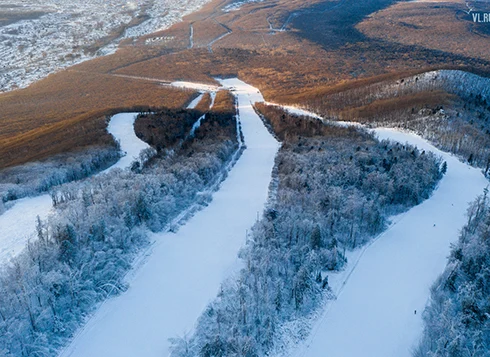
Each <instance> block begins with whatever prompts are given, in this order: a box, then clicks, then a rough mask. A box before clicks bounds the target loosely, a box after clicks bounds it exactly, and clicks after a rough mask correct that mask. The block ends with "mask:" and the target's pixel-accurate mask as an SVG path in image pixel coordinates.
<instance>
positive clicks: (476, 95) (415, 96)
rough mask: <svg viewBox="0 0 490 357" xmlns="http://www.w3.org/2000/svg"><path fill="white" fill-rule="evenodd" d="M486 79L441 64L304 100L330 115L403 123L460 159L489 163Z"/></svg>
mask: <svg viewBox="0 0 490 357" xmlns="http://www.w3.org/2000/svg"><path fill="white" fill-rule="evenodd" d="M489 88H490V86H489V79H488V78H484V77H480V76H478V75H476V74H472V73H468V72H463V71H453V70H440V71H432V72H427V73H422V74H419V75H414V76H410V77H405V78H401V79H398V80H390V81H381V82H378V83H373V84H369V85H366V86H362V87H354V88H349V89H347V90H341V91H338V92H334V93H330V94H328V95H321V94H318V95H316V96H312V97H311V98H310V99H308V100H306V107H307V108H308V109H310V110H312V111H314V112H316V113H319V114H320V115H322V116H323V117H325V118H329V119H332V120H344V121H356V122H361V123H364V124H366V125H369V126H389V127H398V128H403V129H408V130H411V131H414V132H416V133H417V134H419V135H421V136H422V137H424V138H426V139H428V140H429V141H431V142H432V143H433V144H434V145H436V146H437V147H439V148H440V149H441V150H443V151H449V152H452V153H454V154H456V155H457V156H459V157H460V158H461V159H462V160H463V161H466V162H468V163H470V164H472V165H475V166H478V167H481V168H483V169H484V171H485V174H488V171H489V169H490V135H489V134H490V91H489Z"/></svg>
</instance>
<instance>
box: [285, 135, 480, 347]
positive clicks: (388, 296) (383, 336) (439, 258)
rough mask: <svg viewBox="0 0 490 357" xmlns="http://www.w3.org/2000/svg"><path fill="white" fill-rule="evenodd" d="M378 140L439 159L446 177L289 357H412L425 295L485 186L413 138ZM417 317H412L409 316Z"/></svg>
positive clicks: (366, 260) (372, 254) (382, 242)
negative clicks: (409, 146) (444, 165)
mask: <svg viewBox="0 0 490 357" xmlns="http://www.w3.org/2000/svg"><path fill="white" fill-rule="evenodd" d="M374 132H375V133H376V134H377V135H378V137H379V138H380V139H390V140H395V141H398V142H401V143H406V142H408V143H409V144H412V145H415V146H417V147H418V148H419V149H420V150H425V151H432V152H434V153H436V154H438V155H441V156H442V157H443V158H444V160H446V162H447V164H448V170H447V173H446V175H445V176H444V178H443V179H442V180H441V182H440V183H439V186H438V187H437V189H436V190H435V192H434V193H433V195H432V197H430V198H429V199H428V200H426V201H424V202H423V203H422V204H420V205H418V206H416V207H414V208H412V209H410V210H409V211H408V212H406V213H405V214H404V215H403V218H402V219H401V220H399V221H398V222H397V223H396V224H394V225H392V226H391V227H390V228H389V229H388V230H387V231H385V232H384V233H383V234H382V235H381V236H380V237H379V238H378V239H376V240H374V241H373V242H372V243H371V244H370V245H369V246H368V247H366V248H365V250H364V251H363V252H362V254H361V255H360V257H359V258H358V261H357V262H356V263H355V265H354V266H353V267H352V268H350V269H351V271H350V273H349V274H347V276H346V278H345V280H344V282H343V283H342V284H340V288H339V290H338V291H337V293H338V294H337V299H336V300H334V301H329V302H327V306H326V307H325V309H324V312H323V314H322V317H321V318H320V319H319V320H318V321H317V322H316V324H315V326H314V327H313V330H312V333H311V335H310V337H309V338H308V339H307V341H306V342H304V343H301V344H300V345H299V346H298V347H297V348H296V349H295V350H294V351H293V353H292V355H293V356H312V357H313V356H332V357H335V356H342V357H357V356H377V357H392V356H397V357H409V356H411V350H412V348H413V347H414V346H415V345H416V343H417V341H418V339H419V338H420V336H421V335H422V331H423V324H422V318H421V317H422V316H421V315H422V312H423V310H424V307H425V305H426V303H427V299H428V296H429V289H430V286H431V284H432V283H433V282H434V281H435V280H436V278H437V277H438V276H439V274H440V273H441V272H442V271H443V270H444V268H445V266H446V258H447V256H448V254H449V249H450V243H451V242H455V241H456V240H457V239H458V235H459V230H460V229H461V228H462V226H463V225H464V223H465V221H466V209H467V205H468V203H469V202H471V201H472V200H473V199H474V198H475V197H476V196H477V195H479V194H481V193H482V192H483V189H484V188H485V187H486V186H487V185H488V181H487V180H486V179H485V177H484V176H483V174H482V173H481V171H480V170H479V169H476V168H473V167H470V166H468V165H466V164H464V163H462V162H460V161H459V160H458V159H457V158H456V157H454V156H453V155H451V154H448V153H445V152H442V151H440V150H438V149H437V148H435V147H434V146H432V145H431V144H429V143H428V142H427V141H425V140H423V139H422V138H420V137H418V136H417V135H415V134H411V133H406V132H400V131H397V130H395V129H376V130H374ZM415 311H417V314H415V313H414V312H415Z"/></svg>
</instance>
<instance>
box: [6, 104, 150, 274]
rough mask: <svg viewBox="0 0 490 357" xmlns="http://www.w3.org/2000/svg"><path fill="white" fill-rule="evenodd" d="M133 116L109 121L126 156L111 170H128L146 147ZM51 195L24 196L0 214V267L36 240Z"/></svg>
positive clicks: (47, 214) (50, 209) (118, 117)
mask: <svg viewBox="0 0 490 357" xmlns="http://www.w3.org/2000/svg"><path fill="white" fill-rule="evenodd" d="M136 115H137V114H136V113H122V114H116V115H114V116H113V117H112V118H111V121H110V123H109V126H108V128H107V131H108V132H109V133H110V134H112V135H113V136H114V138H115V139H116V140H118V141H119V143H120V145H121V150H122V151H123V152H125V153H126V155H125V156H123V157H122V158H121V159H120V160H119V161H118V162H116V163H115V164H114V165H113V166H111V167H109V168H108V169H106V170H105V171H104V172H107V171H108V170H111V169H113V168H116V167H117V168H121V169H124V168H127V167H129V166H130V165H131V163H132V162H133V161H134V159H135V158H138V155H139V153H140V152H141V150H143V149H146V148H148V147H149V146H148V144H146V143H145V142H143V141H141V140H140V139H139V138H138V137H137V136H136V134H135V133H134V128H133V123H134V120H135V118H136ZM52 208H53V206H52V200H51V196H50V195H42V196H38V197H26V198H23V199H20V200H16V201H14V206H13V207H11V208H10V209H8V210H7V211H6V212H5V213H3V214H2V215H0V264H2V263H4V262H6V261H8V260H9V259H10V258H12V257H13V256H15V255H17V254H19V253H20V252H21V251H22V250H23V249H24V248H25V246H26V244H27V242H28V241H29V240H30V239H37V233H36V222H37V218H36V217H37V216H39V217H40V218H41V220H44V219H46V218H47V217H48V216H49V214H50V213H51V211H52Z"/></svg>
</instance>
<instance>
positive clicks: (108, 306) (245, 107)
mask: <svg viewBox="0 0 490 357" xmlns="http://www.w3.org/2000/svg"><path fill="white" fill-rule="evenodd" d="M223 85H224V86H225V87H234V88H235V93H236V95H237V97H238V103H239V105H238V109H239V112H240V122H241V127H242V131H243V135H244V138H245V144H246V146H247V148H246V150H245V151H244V152H243V154H242V156H241V157H240V159H239V160H238V162H237V163H236V164H235V166H234V167H233V168H232V169H231V171H230V172H229V175H228V178H227V179H226V180H225V181H224V182H223V183H222V185H221V188H220V189H219V191H217V192H216V193H214V195H213V201H212V202H211V203H210V205H209V206H208V207H206V208H205V209H204V210H202V211H200V212H198V213H197V214H196V215H195V216H194V217H193V218H191V219H190V220H189V221H188V222H187V223H186V224H185V225H184V226H183V227H181V228H180V229H179V230H178V232H177V233H176V234H174V233H160V234H155V235H154V236H153V239H154V240H155V244H154V247H153V251H152V253H151V255H150V256H149V258H148V260H147V261H146V262H145V264H143V265H142V266H141V267H140V268H139V269H138V270H137V271H136V272H135V273H134V275H133V277H132V278H131V281H130V288H129V290H128V291H127V292H125V293H123V294H122V295H121V296H119V297H116V298H114V299H111V300H109V301H107V303H105V304H103V305H102V306H101V307H100V308H99V309H98V310H97V312H96V313H95V315H94V316H93V317H92V318H91V319H90V321H89V322H88V324H87V325H86V326H85V328H83V329H82V330H81V332H80V333H79V334H78V335H77V336H76V337H75V339H74V341H73V342H72V343H71V345H70V346H68V348H67V349H66V350H65V351H64V352H63V353H62V356H64V357H68V356H71V357H75V356H80V357H82V356H83V357H85V356H91V357H98V356H100V357H107V356H117V357H124V356H128V357H130V356H131V357H134V356H138V357H153V356H155V357H157V356H158V357H162V356H166V355H168V353H169V347H170V343H169V341H168V339H169V338H172V337H177V336H182V335H184V334H185V333H186V332H188V331H190V330H192V329H193V327H194V324H195V322H196V320H197V318H198V317H199V316H200V314H201V313H202V311H203V310H204V308H205V307H206V305H207V304H208V303H209V302H210V301H211V300H212V299H214V298H215V296H216V294H217V292H218V291H219V287H220V284H221V282H222V281H223V280H224V279H225V278H226V277H227V276H229V274H230V272H233V271H235V269H237V268H238V267H239V266H240V265H239V264H240V263H239V260H238V251H239V249H240V247H241V246H242V245H243V244H244V243H245V234H246V231H247V229H249V228H250V227H251V226H252V225H253V224H254V222H255V220H256V219H257V215H258V214H259V213H260V212H261V211H262V210H263V208H264V205H265V203H266V201H267V197H268V188H269V183H270V180H271V172H272V168H273V166H274V159H275V156H276V153H277V151H278V148H279V143H278V142H277V141H276V140H275V139H274V138H273V137H272V136H271V135H270V134H269V132H268V131H267V129H266V128H265V127H264V125H263V124H262V122H261V120H260V118H259V117H258V116H257V114H256V113H255V111H254V110H253V108H252V104H251V102H255V101H263V98H262V96H261V95H260V94H259V93H258V90H257V89H256V88H253V87H251V86H248V85H246V84H245V83H243V82H240V81H238V80H236V79H228V80H225V81H223Z"/></svg>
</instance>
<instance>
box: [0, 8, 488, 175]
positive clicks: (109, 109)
mask: <svg viewBox="0 0 490 357" xmlns="http://www.w3.org/2000/svg"><path fill="white" fill-rule="evenodd" d="M226 3H227V1H223V0H214V1H212V2H210V3H208V4H207V5H206V6H204V7H203V9H201V10H200V11H199V12H197V13H194V14H191V15H189V16H187V17H186V18H184V21H183V22H181V23H179V24H176V25H174V26H173V27H171V28H170V29H168V30H165V31H161V32H159V33H156V34H152V35H149V36H145V37H143V38H141V39H139V40H138V41H125V42H124V43H122V44H121V46H120V49H119V50H118V51H117V53H115V54H113V55H110V56H107V57H101V58H97V59H94V60H92V61H87V62H84V63H82V64H80V65H77V66H74V67H72V68H71V69H69V70H65V71H62V72H59V73H57V74H54V75H51V76H49V77H48V78H46V79H44V80H42V81H39V82H38V83H36V84H35V85H32V86H30V87H29V88H27V89H25V90H17V91H14V92H10V93H5V94H2V95H0V108H1V110H0V167H5V166H10V165H13V164H18V163H21V162H26V161H29V160H33V159H39V158H42V157H46V156H49V155H52V154H54V153H58V152H63V151H67V150H70V149H76V148H79V147H83V146H84V145H93V144H101V143H104V142H108V141H110V138H108V137H107V135H106V134H105V130H104V125H105V124H104V123H105V116H106V115H107V114H110V113H113V112H115V111H117V110H120V109H125V110H126V109H131V108H136V107H144V108H146V107H155V108H164V107H169V108H179V107H183V106H185V105H186V104H187V103H188V102H189V100H190V99H191V96H192V95H193V93H189V92H180V91H176V90H171V89H169V88H164V87H161V86H159V85H158V83H157V82H155V81H145V80H143V79H137V78H129V77H120V76H121V75H123V76H130V77H146V78H154V79H161V80H191V81H200V82H207V83H216V82H215V80H214V79H213V78H214V77H219V76H238V77H239V78H241V79H243V80H245V81H247V82H250V83H251V84H253V85H255V86H257V87H258V88H260V89H261V90H262V91H263V94H264V96H265V97H266V99H267V100H270V101H275V102H283V103H302V102H305V101H306V102H307V101H309V100H311V99H312V98H313V99H314V98H318V97H321V96H324V95H327V94H329V93H334V92H336V91H341V90H345V89H346V88H352V87H356V86H363V85H366V84H369V83H376V82H378V81H382V80H387V79H397V78H401V77H404V76H407V75H410V74H416V73H421V72H424V71H426V70H429V69H435V68H457V69H464V70H469V71H473V72H476V73H478V74H482V75H489V74H490V48H489V47H488V46H483V44H484V43H487V44H488V38H487V37H485V36H486V35H485V31H486V30H485V29H484V28H482V26H480V27H478V26H476V25H474V24H473V23H472V22H470V21H469V19H468V18H464V17H462V16H461V9H464V3H463V2H462V1H461V0H452V1H447V2H437V3H434V2H403V3H396V4H395V2H394V1H393V0H364V1H358V0H340V1H339V0H335V1H334V0H327V1H325V0H302V1H299V0H296V1H287V0H271V1H265V2H261V3H250V4H247V5H244V6H243V7H242V8H241V9H240V10H238V11H232V12H229V13H225V12H223V11H221V9H222V7H223V6H224V5H225V4H226ZM191 24H192V26H193V27H194V45H195V46H194V48H189V47H190V40H189V36H190V26H191ZM429 24H430V26H429ZM487 25H488V24H487ZM270 26H272V30H271V28H270ZM280 28H284V29H287V31H277V29H280ZM228 31H231V33H230V34H229V35H227V36H226V37H224V38H222V39H221V40H219V41H217V42H215V43H214V44H213V45H212V46H211V47H212V51H209V50H208V46H209V44H210V42H211V41H212V40H213V39H216V38H217V37H218V36H220V35H221V34H225V33H227V32H228ZM410 100H412V101H416V100H418V102H417V103H418V104H417V105H423V104H424V103H423V101H424V98H412V99H410ZM433 100H434V97H431V98H430V101H431V104H432V101H433ZM441 100H442V99H441ZM379 105H381V104H379ZM385 105H388V103H385ZM393 105H396V103H389V106H393ZM365 110H366V111H368V112H374V113H375V111H376V108H374V107H373V108H369V110H368V108H366V109H365ZM73 133H77V134H76V135H74V134H73ZM68 134H70V135H68Z"/></svg>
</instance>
